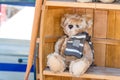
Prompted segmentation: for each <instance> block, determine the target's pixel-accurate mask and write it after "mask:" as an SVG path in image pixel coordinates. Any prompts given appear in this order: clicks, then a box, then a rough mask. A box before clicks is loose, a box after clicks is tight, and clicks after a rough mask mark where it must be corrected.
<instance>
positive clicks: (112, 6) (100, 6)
mask: <svg viewBox="0 0 120 80" xmlns="http://www.w3.org/2000/svg"><path fill="white" fill-rule="evenodd" d="M96 9H113V10H120V4H117V3H113V4H103V3H96Z"/></svg>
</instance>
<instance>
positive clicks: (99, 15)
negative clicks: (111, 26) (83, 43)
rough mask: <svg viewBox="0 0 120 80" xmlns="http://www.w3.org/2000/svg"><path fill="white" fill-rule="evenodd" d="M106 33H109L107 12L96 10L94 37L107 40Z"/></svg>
mask: <svg viewBox="0 0 120 80" xmlns="http://www.w3.org/2000/svg"><path fill="white" fill-rule="evenodd" d="M106 32H107V11H105V10H95V13H94V34H93V37H96V38H106Z"/></svg>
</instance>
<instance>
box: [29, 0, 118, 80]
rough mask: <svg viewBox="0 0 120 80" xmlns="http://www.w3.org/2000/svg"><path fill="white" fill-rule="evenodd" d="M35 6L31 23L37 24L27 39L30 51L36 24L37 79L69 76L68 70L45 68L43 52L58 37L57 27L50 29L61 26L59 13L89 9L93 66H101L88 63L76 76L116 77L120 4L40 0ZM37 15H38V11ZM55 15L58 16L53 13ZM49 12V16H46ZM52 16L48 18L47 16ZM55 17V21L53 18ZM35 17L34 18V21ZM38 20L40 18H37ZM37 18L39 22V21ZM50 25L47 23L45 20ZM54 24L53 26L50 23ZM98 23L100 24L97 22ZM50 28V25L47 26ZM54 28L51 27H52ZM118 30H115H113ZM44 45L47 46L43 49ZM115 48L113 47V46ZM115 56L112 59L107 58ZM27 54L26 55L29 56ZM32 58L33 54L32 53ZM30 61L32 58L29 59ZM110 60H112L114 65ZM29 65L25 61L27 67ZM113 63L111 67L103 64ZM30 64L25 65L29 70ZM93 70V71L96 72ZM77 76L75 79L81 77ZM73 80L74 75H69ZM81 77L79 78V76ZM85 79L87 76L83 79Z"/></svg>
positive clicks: (50, 49)
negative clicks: (93, 55)
mask: <svg viewBox="0 0 120 80" xmlns="http://www.w3.org/2000/svg"><path fill="white" fill-rule="evenodd" d="M37 3H39V5H38V4H37V5H38V6H36V14H37V15H36V14H35V20H34V25H36V26H37V28H33V33H32V34H33V35H32V38H33V39H32V40H31V49H32V50H31V52H30V53H31V54H30V56H31V57H32V56H33V55H32V54H33V49H34V45H32V43H33V42H34V43H35V42H36V41H35V40H36V35H37V34H38V32H34V31H36V30H37V31H38V29H39V28H38V26H39V24H40V30H39V34H40V35H39V36H40V38H39V39H37V41H39V43H40V47H39V66H38V68H39V71H38V73H37V78H38V79H40V80H53V79H54V78H55V79H56V80H66V79H69V80H72V79H73V78H72V75H70V74H69V73H68V72H63V73H58V74H54V73H52V72H50V71H49V69H47V70H46V69H45V64H46V56H47V53H50V52H52V51H53V46H54V43H55V42H56V40H57V39H58V37H60V36H61V35H62V34H63V32H62V31H58V32H57V33H55V32H54V31H57V30H61V29H60V28H59V25H58V24H59V22H57V21H59V18H60V17H61V14H64V13H66V12H68V13H74V12H78V13H89V14H92V15H93V18H94V25H93V29H91V30H90V34H91V36H92V41H93V43H94V47H95V53H97V54H95V64H96V65H97V66H102V67H91V68H90V69H89V70H88V72H87V73H86V74H84V75H83V76H81V77H80V78H94V79H107V80H111V79H114V80H120V69H116V68H120V63H119V60H120V59H119V58H120V57H117V56H118V55H119V53H117V52H119V46H120V36H119V35H118V34H119V33H120V29H119V26H120V24H119V21H120V19H119V18H120V15H119V13H120V5H119V4H103V3H77V2H63V1H46V0H44V1H43V4H42V5H41V3H40V1H39V0H37ZM41 10H42V13H41V18H40V12H39V11H41ZM56 15H58V17H57V16H56ZM50 16H53V17H50ZM51 18H52V19H51ZM54 18H55V19H56V20H55V21H56V23H55V22H54V20H53V19H54ZM36 20H37V21H36ZM40 20H41V21H40ZM39 21H40V22H39ZM49 23H50V25H47V24H49ZM54 24H55V26H56V27H55V26H54ZM101 24H102V26H101ZM51 28H52V29H51ZM53 28H54V29H53ZM117 33H118V34H117ZM46 48H48V49H49V50H46V51H45V49H46ZM114 49H115V50H114ZM114 52H115V54H112V53H114ZM112 57H113V58H116V59H115V60H113V61H112V60H111V58H112ZM29 58H30V57H29ZM32 58H33V57H32ZM29 61H32V60H29ZM112 63H116V64H115V65H114V64H112ZM30 66H31V65H28V67H30ZM107 67H113V68H107ZM29 69H30V68H28V69H27V71H29ZM96 73H97V74H96ZM80 78H79V80H81V79H80ZM73 80H74V79H73ZM82 80H83V79H82ZM84 80H87V79H84Z"/></svg>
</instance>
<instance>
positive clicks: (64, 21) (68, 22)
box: [47, 14, 94, 77]
mask: <svg viewBox="0 0 120 80" xmlns="http://www.w3.org/2000/svg"><path fill="white" fill-rule="evenodd" d="M92 24H93V19H92V18H91V16H90V15H78V14H65V15H64V16H63V17H62V18H61V27H62V28H63V31H64V33H65V35H63V36H62V37H61V38H60V39H58V41H57V42H56V43H55V50H54V52H53V53H50V54H49V55H48V56H47V66H48V67H49V69H50V71H51V72H53V73H61V72H64V71H65V70H66V69H68V70H69V73H70V74H72V75H73V76H76V77H79V76H80V75H82V74H84V73H85V72H86V71H87V70H88V68H89V67H90V66H91V64H92V63H93V61H94V49H93V45H92V42H91V40H90V36H89V34H88V29H90V28H91V27H92Z"/></svg>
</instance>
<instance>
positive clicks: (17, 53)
mask: <svg viewBox="0 0 120 80" xmlns="http://www.w3.org/2000/svg"><path fill="white" fill-rule="evenodd" d="M34 9H35V0H0V80H24V74H25V70H26V65H27V60H28V54H29V47H30V38H31V32H32V24H33V18H34ZM34 72H35V68H34V65H33V66H32V70H31V73H30V79H29V80H35V77H34Z"/></svg>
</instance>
